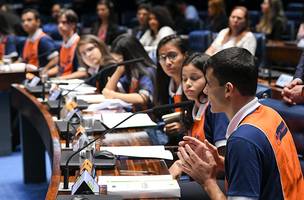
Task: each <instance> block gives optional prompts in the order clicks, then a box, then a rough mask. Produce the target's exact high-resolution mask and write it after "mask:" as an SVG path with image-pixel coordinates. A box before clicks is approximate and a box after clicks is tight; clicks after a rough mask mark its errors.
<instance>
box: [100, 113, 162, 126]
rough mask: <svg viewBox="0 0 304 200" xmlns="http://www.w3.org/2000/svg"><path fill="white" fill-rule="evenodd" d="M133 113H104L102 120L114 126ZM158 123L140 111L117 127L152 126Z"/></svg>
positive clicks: (107, 124)
mask: <svg viewBox="0 0 304 200" xmlns="http://www.w3.org/2000/svg"><path fill="white" fill-rule="evenodd" d="M131 114H132V113H130V112H125V113H110V112H108V113H102V115H101V121H102V122H103V123H104V124H105V125H106V126H107V127H108V128H112V127H114V126H115V125H116V124H118V123H119V122H121V121H123V120H124V119H126V118H127V117H129V116H130V115H131ZM156 125H157V124H156V123H155V122H153V121H152V120H151V118H150V117H149V115H148V114H146V113H139V114H136V115H134V116H133V117H131V118H130V119H128V120H127V121H125V122H123V123H122V124H120V125H119V126H118V127H117V128H131V127H151V126H156Z"/></svg>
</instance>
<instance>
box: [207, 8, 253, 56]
mask: <svg viewBox="0 0 304 200" xmlns="http://www.w3.org/2000/svg"><path fill="white" fill-rule="evenodd" d="M229 47H242V48H245V49H247V50H248V51H250V53H251V54H252V55H254V54H255V49H256V39H255V36H254V35H253V33H252V32H250V31H249V22H248V11H247V8H245V7H243V6H237V7H235V8H234V9H233V10H232V12H231V14H230V17H229V27H228V28H225V29H223V30H221V31H220V32H219V34H218V36H217V37H216V38H215V40H214V41H213V43H212V44H211V46H210V47H209V48H208V49H207V50H206V54H208V55H210V56H212V55H213V54H215V53H217V52H219V51H221V50H223V49H226V48H229Z"/></svg>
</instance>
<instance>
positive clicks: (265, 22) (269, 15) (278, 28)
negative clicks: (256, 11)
mask: <svg viewBox="0 0 304 200" xmlns="http://www.w3.org/2000/svg"><path fill="white" fill-rule="evenodd" d="M261 9H262V14H263V15H262V17H261V19H260V22H259V23H258V24H257V26H256V31H257V32H261V33H265V35H266V38H267V39H270V40H280V39H281V35H282V34H283V33H284V31H285V29H286V25H287V19H286V17H285V14H284V9H283V4H282V1H281V0H264V1H263V3H262V4H261Z"/></svg>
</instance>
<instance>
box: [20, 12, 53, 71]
mask: <svg viewBox="0 0 304 200" xmlns="http://www.w3.org/2000/svg"><path fill="white" fill-rule="evenodd" d="M21 18H22V26H23V29H24V31H25V32H27V33H28V35H29V37H28V38H27V40H26V42H25V44H24V47H23V54H22V59H23V61H24V62H25V63H29V64H32V65H35V66H37V67H45V68H49V67H52V66H55V65H56V64H57V63H58V52H57V51H56V49H55V46H54V42H53V40H52V39H51V38H50V37H49V36H47V35H46V34H45V33H44V32H43V31H42V30H41V29H40V28H39V27H40V18H39V13H38V12H37V11H36V10H34V9H26V10H24V11H23V12H22V17H21Z"/></svg>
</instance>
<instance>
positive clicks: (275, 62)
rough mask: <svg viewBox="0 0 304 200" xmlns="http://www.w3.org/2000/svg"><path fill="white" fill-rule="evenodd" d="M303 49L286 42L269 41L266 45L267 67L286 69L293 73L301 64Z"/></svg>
mask: <svg viewBox="0 0 304 200" xmlns="http://www.w3.org/2000/svg"><path fill="white" fill-rule="evenodd" d="M302 51H303V50H302V49H300V48H298V47H297V46H296V45H292V44H286V42H284V41H269V42H267V44H266V65H267V66H272V67H273V66H279V67H282V69H284V67H285V68H286V67H287V69H289V70H291V71H292V73H294V70H295V68H296V66H297V64H298V63H299V60H300V57H301V54H302Z"/></svg>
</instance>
